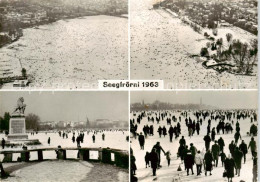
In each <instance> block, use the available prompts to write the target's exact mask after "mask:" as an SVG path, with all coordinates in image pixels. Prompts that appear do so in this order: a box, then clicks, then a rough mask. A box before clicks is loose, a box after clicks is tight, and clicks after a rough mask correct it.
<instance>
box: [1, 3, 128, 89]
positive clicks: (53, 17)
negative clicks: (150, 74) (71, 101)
mask: <svg viewBox="0 0 260 182" xmlns="http://www.w3.org/2000/svg"><path fill="white" fill-rule="evenodd" d="M110 79H111V80H125V79H128V1H127V0H0V88H1V89H17V88H18V89H21V88H24V87H30V88H31V89H53V88H58V89H93V88H97V87H98V80H110Z"/></svg>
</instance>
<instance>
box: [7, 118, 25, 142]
mask: <svg viewBox="0 0 260 182" xmlns="http://www.w3.org/2000/svg"><path fill="white" fill-rule="evenodd" d="M7 139H8V140H27V139H28V135H27V134H26V127H25V117H24V116H22V115H18V116H12V117H11V118H10V121H9V134H8V136H7Z"/></svg>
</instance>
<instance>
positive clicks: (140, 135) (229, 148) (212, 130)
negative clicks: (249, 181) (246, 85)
mask: <svg viewBox="0 0 260 182" xmlns="http://www.w3.org/2000/svg"><path fill="white" fill-rule="evenodd" d="M177 112H179V113H180V116H179V117H178V118H177V117H176V114H175V113H176V112H171V111H143V112H137V113H133V117H132V118H131V120H130V127H131V128H130V130H131V133H132V136H133V138H132V141H133V140H135V139H138V142H139V145H140V149H141V150H145V141H146V140H149V138H150V137H154V135H156V133H155V132H154V131H156V130H155V128H156V125H159V126H158V130H157V132H158V140H160V139H161V137H166V136H167V135H169V142H170V143H174V146H175V147H177V141H179V142H178V145H179V146H178V151H177V154H176V158H177V160H180V161H181V164H184V169H185V170H186V173H187V176H189V175H194V171H193V167H194V166H196V169H197V172H196V175H197V176H200V175H201V174H202V173H203V172H202V169H203V168H204V171H205V172H204V173H205V176H207V175H208V174H209V175H212V171H213V170H214V168H217V167H218V166H219V167H223V177H226V178H228V181H232V179H233V178H234V177H235V175H237V176H240V174H241V166H242V163H244V164H245V163H246V162H247V160H246V157H247V154H248V150H250V151H251V158H252V160H253V166H252V169H253V170H252V171H253V181H257V144H256V136H257V114H256V112H255V111H253V110H234V111H220V110H219V111H196V112H192V111H182V112H181V111H177ZM191 113H192V114H191ZM144 118H145V119H144ZM191 118H193V119H191ZM194 118H195V119H194ZM245 119H249V120H250V125H251V126H250V130H249V131H248V132H246V133H242V134H241V126H240V123H241V122H244V120H245ZM182 121H184V122H185V124H181V123H182ZM234 121H236V122H234ZM144 122H147V123H144ZM155 122H156V123H155ZM213 122H214V126H216V127H213V124H212V123H213ZM141 123H142V124H143V128H138V127H140V126H142V125H141ZM163 124H166V125H169V126H168V129H166V127H165V125H163ZM173 125H174V126H173ZM181 126H182V127H181ZM205 126H206V132H205V135H203V133H202V132H200V131H201V130H203V129H202V127H205ZM183 127H186V128H183ZM233 128H234V129H233ZM183 130H185V131H186V132H182V131H183ZM233 130H235V131H234V132H233ZM138 131H142V132H138ZM173 134H174V135H175V140H174V141H173ZM185 134H186V135H187V136H185ZM180 135H182V136H181V137H180ZM195 135H197V136H199V135H202V138H203V141H204V145H205V148H204V147H201V145H198V146H197V145H196V143H195V142H193V143H189V144H188V142H187V141H188V140H189V139H192V138H193V137H194V136H195ZM216 135H220V137H218V138H217V137H216ZM225 135H233V136H234V138H233V140H232V141H231V143H226V142H225ZM242 136H243V138H246V137H251V138H250V142H249V143H246V142H245V140H243V139H242ZM179 137H180V138H179ZM164 141H165V140H164ZM149 147H150V146H149ZM161 153H163V154H164V155H165V157H166V161H167V165H168V166H169V165H170V163H171V162H170V161H171V159H172V158H173V157H171V152H170V151H167V152H166V151H165V150H164V149H163V148H162V146H161V144H160V142H159V141H158V142H157V143H156V144H155V145H154V146H153V147H152V150H151V151H150V152H149V151H146V154H145V156H144V161H145V167H146V168H147V166H148V167H151V168H152V174H153V176H156V171H157V170H159V169H160V168H161V167H162V165H161ZM131 154H132V155H131V162H132V163H131V169H132V170H131V171H132V172H131V178H132V181H137V177H136V176H135V174H136V170H137V166H136V164H135V154H134V151H133V150H131ZM219 159H220V161H221V166H220V165H219V163H220V162H219ZM242 160H243V161H242ZM177 170H179V171H181V170H182V169H181V165H179V168H178V169H177ZM245 170H248V169H245Z"/></svg>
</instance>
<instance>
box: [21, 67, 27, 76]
mask: <svg viewBox="0 0 260 182" xmlns="http://www.w3.org/2000/svg"><path fill="white" fill-rule="evenodd" d="M22 76H23V77H24V78H26V77H27V73H26V69H25V68H22Z"/></svg>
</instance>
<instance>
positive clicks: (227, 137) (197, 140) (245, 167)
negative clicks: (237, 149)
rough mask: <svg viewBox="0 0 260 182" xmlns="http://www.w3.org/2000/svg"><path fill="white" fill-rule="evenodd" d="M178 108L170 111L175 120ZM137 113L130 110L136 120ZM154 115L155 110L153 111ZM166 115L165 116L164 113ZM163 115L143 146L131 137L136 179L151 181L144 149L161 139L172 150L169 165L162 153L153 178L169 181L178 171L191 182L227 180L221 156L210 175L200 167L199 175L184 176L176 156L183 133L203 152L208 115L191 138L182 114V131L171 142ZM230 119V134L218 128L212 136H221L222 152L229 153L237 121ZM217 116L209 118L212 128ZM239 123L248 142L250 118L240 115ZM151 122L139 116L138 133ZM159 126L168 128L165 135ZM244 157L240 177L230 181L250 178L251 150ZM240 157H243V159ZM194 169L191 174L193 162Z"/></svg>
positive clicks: (251, 167)
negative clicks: (219, 130)
mask: <svg viewBox="0 0 260 182" xmlns="http://www.w3.org/2000/svg"><path fill="white" fill-rule="evenodd" d="M180 113H181V112H171V114H172V115H174V116H175V117H176V118H177V119H178V121H179V116H180ZM137 116H138V113H137V114H136V116H133V113H131V118H135V121H136V117H137ZM152 116H153V117H154V118H155V114H153V115H152ZM189 117H190V118H191V119H192V121H193V120H195V121H197V119H196V117H195V116H194V115H193V113H192V112H188V118H189ZM166 118H167V117H166ZM166 118H165V119H164V120H163V121H160V123H159V124H157V122H156V121H155V122H154V124H153V126H154V136H148V137H147V139H146V140H145V145H144V150H140V145H139V142H138V139H134V138H131V141H132V143H131V148H132V149H133V152H134V156H135V158H136V166H137V171H136V177H138V181H142V182H150V181H153V179H154V177H153V176H152V169H151V168H150V167H148V168H145V160H144V157H145V153H146V152H147V151H148V152H151V150H152V147H153V146H154V145H155V144H156V142H157V141H159V142H160V143H161V146H162V148H163V149H164V150H165V152H166V151H170V153H171V165H170V166H169V167H168V165H167V160H166V157H165V156H164V155H163V154H161V165H162V168H161V169H159V170H157V172H156V173H157V180H156V181H163V182H172V181H173V179H174V178H176V177H178V175H179V176H180V177H181V181H192V182H203V181H217V182H223V181H227V178H223V177H222V174H223V172H224V168H223V167H222V166H221V160H220V158H219V162H218V167H213V170H212V176H209V175H208V176H206V177H205V174H204V168H202V175H201V176H196V175H191V174H190V175H189V176H186V175H187V173H186V171H185V170H184V164H181V160H180V158H179V159H177V151H178V148H179V140H180V138H181V136H184V137H185V140H186V145H188V146H190V143H193V144H194V146H195V147H196V148H197V150H200V151H202V153H205V142H204V140H203V137H204V136H205V135H206V134H207V124H208V119H209V117H207V118H206V120H205V121H203V123H202V125H201V128H200V135H197V133H196V132H195V133H194V136H192V137H191V138H190V137H188V129H187V127H186V124H185V118H184V117H183V116H181V122H180V124H181V135H180V137H179V138H177V139H175V136H174V135H173V142H172V143H170V142H169V134H168V130H169V127H170V125H167V123H166ZM232 120H234V125H233V126H232V127H233V129H234V130H233V133H232V134H231V133H229V134H222V132H220V134H216V137H215V140H218V139H219V138H220V137H222V138H223V139H224V141H225V147H224V152H225V154H226V155H227V156H228V154H229V149H228V145H229V144H230V143H231V141H232V140H234V134H235V128H236V126H235V123H236V121H237V120H236V119H234V118H232ZM218 122H219V119H218V120H216V121H215V120H212V121H211V129H212V128H213V127H216V125H217V124H218ZM225 122H227V120H225ZM239 123H240V128H241V130H240V134H241V137H242V140H244V141H245V143H246V144H247V145H248V144H249V142H250V139H251V137H249V136H247V132H249V130H250V126H251V124H252V123H250V118H247V119H245V120H243V119H240V120H239ZM147 124H148V126H150V125H151V124H152V122H148V120H147V117H144V118H143V119H142V120H141V123H140V124H139V125H138V129H137V133H140V132H143V126H144V125H147ZM176 124H177V122H176V123H174V122H173V121H172V126H173V127H174V126H175V125H176ZM254 124H255V125H257V123H256V122H254ZM159 126H161V127H163V126H165V127H166V129H167V135H166V136H165V138H164V137H163V135H162V137H161V138H159V134H158V132H157V131H158V127H159ZM255 140H257V138H255ZM240 143H241V140H240V139H239V141H238V144H240ZM212 144H213V142H211V144H210V147H211V146H212ZM246 158H247V161H246V163H245V164H244V163H243V162H242V168H241V173H240V177H238V176H237V175H236V176H235V177H234V178H233V181H240V180H244V181H251V180H252V177H253V174H252V169H253V161H252V156H251V150H250V149H249V150H248V153H247V157H246ZM242 160H243V159H242ZM179 165H181V168H182V171H181V172H178V171H177V168H178V166H179ZM193 170H194V174H196V165H194V166H193Z"/></svg>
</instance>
